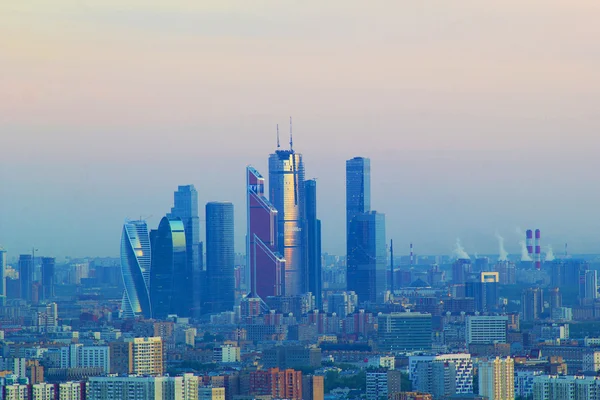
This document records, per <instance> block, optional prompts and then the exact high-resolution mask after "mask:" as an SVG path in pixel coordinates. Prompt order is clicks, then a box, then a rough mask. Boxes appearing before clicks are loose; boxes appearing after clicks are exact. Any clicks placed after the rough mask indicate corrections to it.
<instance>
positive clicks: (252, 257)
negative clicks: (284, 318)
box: [246, 166, 285, 300]
mask: <svg viewBox="0 0 600 400" xmlns="http://www.w3.org/2000/svg"><path fill="white" fill-rule="evenodd" d="M246 195H247V218H248V221H247V223H248V232H247V235H246V240H247V244H246V245H247V249H246V254H247V257H248V259H247V262H246V265H247V267H248V271H247V274H246V276H247V278H246V279H247V282H249V284H250V296H251V297H255V296H258V297H260V298H261V299H263V300H264V299H266V298H267V297H269V296H281V295H282V294H283V289H284V288H283V279H284V273H285V259H283V257H282V256H281V254H280V253H279V251H278V247H277V210H276V209H275V207H274V206H273V205H272V204H271V202H270V201H269V200H268V199H267V198H266V197H265V178H263V177H262V175H261V174H260V173H259V172H258V171H257V170H256V169H254V168H253V167H251V166H249V167H247V168H246Z"/></svg>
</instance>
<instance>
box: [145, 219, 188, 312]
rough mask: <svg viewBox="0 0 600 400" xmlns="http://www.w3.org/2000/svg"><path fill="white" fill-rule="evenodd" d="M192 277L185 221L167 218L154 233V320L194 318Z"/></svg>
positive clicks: (152, 277)
mask: <svg viewBox="0 0 600 400" xmlns="http://www.w3.org/2000/svg"><path fill="white" fill-rule="evenodd" d="M191 295H192V275H191V274H188V273H187V249H186V241H185V226H184V224H183V221H182V220H181V218H168V217H164V218H163V219H162V220H161V221H160V224H159V225H158V230H156V231H153V237H152V268H151V270H150V302H151V305H152V317H153V318H156V319H165V318H167V316H168V315H169V314H177V315H178V316H180V317H190V316H191V309H192V296H191Z"/></svg>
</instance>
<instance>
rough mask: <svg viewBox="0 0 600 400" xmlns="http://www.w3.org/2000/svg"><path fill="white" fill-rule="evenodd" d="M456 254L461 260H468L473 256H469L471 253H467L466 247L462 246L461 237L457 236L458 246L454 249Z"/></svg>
mask: <svg viewBox="0 0 600 400" xmlns="http://www.w3.org/2000/svg"><path fill="white" fill-rule="evenodd" d="M454 255H455V256H456V258H458V259H459V260H468V259H470V258H471V257H469V254H467V252H466V251H465V248H464V247H462V244H461V243H460V239H459V238H456V248H455V249H454Z"/></svg>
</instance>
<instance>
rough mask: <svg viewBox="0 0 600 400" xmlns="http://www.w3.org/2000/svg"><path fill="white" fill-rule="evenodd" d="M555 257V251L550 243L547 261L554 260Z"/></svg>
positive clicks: (547, 249)
mask: <svg viewBox="0 0 600 400" xmlns="http://www.w3.org/2000/svg"><path fill="white" fill-rule="evenodd" d="M554 259H555V257H554V251H553V250H552V246H551V245H548V246H547V247H546V258H545V261H546V262H550V261H554Z"/></svg>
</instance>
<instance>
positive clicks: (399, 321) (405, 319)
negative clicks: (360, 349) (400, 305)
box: [377, 312, 432, 352]
mask: <svg viewBox="0 0 600 400" xmlns="http://www.w3.org/2000/svg"><path fill="white" fill-rule="evenodd" d="M377 318H378V328H377V329H378V331H377V333H378V340H379V342H378V345H379V350H380V351H386V352H403V351H415V350H431V343H432V336H431V335H432V328H431V314H422V313H416V312H401V313H390V314H380V315H379V316H378V317H377Z"/></svg>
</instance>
